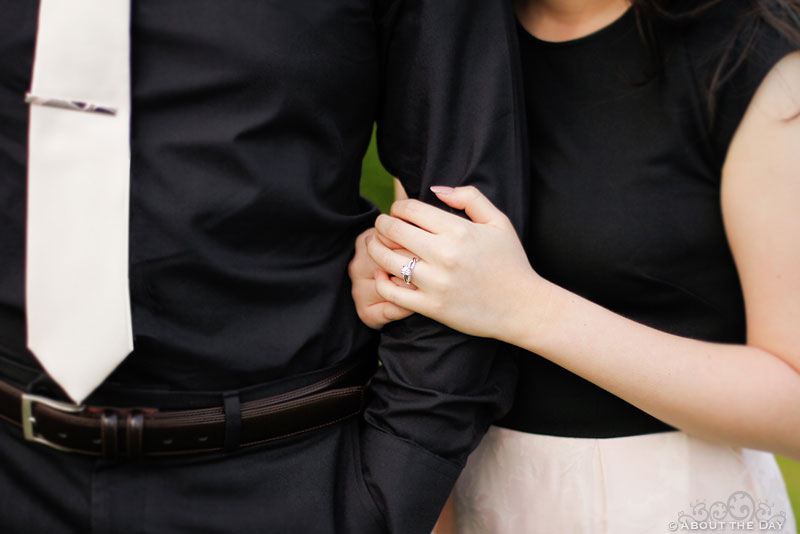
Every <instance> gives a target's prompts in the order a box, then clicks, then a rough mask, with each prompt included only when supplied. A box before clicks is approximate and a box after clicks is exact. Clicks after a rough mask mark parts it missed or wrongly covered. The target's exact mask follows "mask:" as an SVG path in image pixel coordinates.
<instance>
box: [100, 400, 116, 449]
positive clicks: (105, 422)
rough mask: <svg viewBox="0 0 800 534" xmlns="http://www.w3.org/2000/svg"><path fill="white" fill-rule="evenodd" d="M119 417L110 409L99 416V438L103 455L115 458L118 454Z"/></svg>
mask: <svg viewBox="0 0 800 534" xmlns="http://www.w3.org/2000/svg"><path fill="white" fill-rule="evenodd" d="M118 421H119V417H117V414H116V413H115V412H113V411H111V410H106V411H104V412H103V415H102V416H101V417H100V439H101V441H102V443H103V457H105V458H116V457H117V455H119V444H118V439H117V436H118V435H117V422H118Z"/></svg>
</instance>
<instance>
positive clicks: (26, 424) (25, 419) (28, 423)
mask: <svg viewBox="0 0 800 534" xmlns="http://www.w3.org/2000/svg"><path fill="white" fill-rule="evenodd" d="M36 404H43V405H45V406H48V407H50V408H52V409H54V410H57V411H59V412H63V413H80V412H82V411H83V410H84V409H85V408H86V406H84V405H80V406H78V405H76V404H70V403H68V402H60V401H54V400H52V399H48V398H47V397H42V396H40V395H32V394H30V393H23V394H22V431H23V433H24V435H25V439H26V440H28V441H33V442H35V443H41V444H42V445H46V446H48V447H50V448H51V449H55V450H57V451H62V452H78V451H76V450H75V449H71V448H69V447H64V446H63V445H59V444H58V443H53V442H52V441H50V440H48V439H47V438H45V437H44V436H42V435H40V434H38V433H37V432H36V417H35V416H34V415H33V407H34V405H36Z"/></svg>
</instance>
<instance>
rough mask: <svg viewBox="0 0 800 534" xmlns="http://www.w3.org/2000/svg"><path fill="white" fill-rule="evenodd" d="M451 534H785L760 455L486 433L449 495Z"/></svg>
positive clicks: (651, 437) (665, 438)
mask: <svg viewBox="0 0 800 534" xmlns="http://www.w3.org/2000/svg"><path fill="white" fill-rule="evenodd" d="M454 501H455V515H456V524H457V525H458V532H459V533H460V534H505V533H508V534H529V533H544V534H550V533H553V534H595V533H610V534H629V533H630V534H634V533H635V534H646V533H662V532H664V533H666V532H696V533H703V534H705V533H709V532H711V533H743V532H781V533H784V534H785V533H791V534H795V533H796V532H797V531H796V526H795V520H794V516H793V514H792V509H791V506H790V503H789V498H788V496H787V494H786V486H785V484H784V482H783V478H782V476H781V473H780V471H779V469H778V466H777V464H776V463H775V458H774V457H773V456H772V455H771V454H769V453H766V452H761V451H754V450H750V449H740V448H735V447H727V446H723V445H717V444H711V443H708V442H706V441H702V440H699V439H696V438H692V437H690V436H687V435H686V434H684V433H682V432H662V433H657V434H646V435H643V436H631V437H624V438H608V439H586V438H562V437H554V436H544V435H539V434H528V433H524V432H517V431H514V430H508V429H505V428H499V427H492V428H490V430H489V432H488V433H487V435H486V437H485V438H484V439H483V441H482V442H481V444H480V446H479V447H478V448H477V449H476V450H475V452H473V453H472V455H471V456H470V458H469V461H468V462H467V466H466V468H465V470H464V472H463V473H462V475H461V477H460V478H459V480H458V483H457V484H456V488H455V491H454Z"/></svg>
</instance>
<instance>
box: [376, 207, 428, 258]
mask: <svg viewBox="0 0 800 534" xmlns="http://www.w3.org/2000/svg"><path fill="white" fill-rule="evenodd" d="M434 209H435V208H434ZM375 228H376V229H377V230H378V232H380V236H381V239H386V238H388V239H390V240H391V241H394V242H395V243H397V244H398V245H400V246H401V247H403V248H405V249H406V250H410V251H413V253H414V254H415V255H417V256H418V257H423V258H425V257H431V255H432V254H433V253H434V248H435V246H436V236H435V235H433V234H432V233H430V232H427V231H425V230H422V229H421V228H417V227H416V226H414V225H412V224H409V223H407V222H405V221H403V220H401V219H397V218H395V217H391V216H389V215H379V216H378V218H377V219H376V220H375ZM373 241H374V240H373ZM373 259H375V258H373ZM389 272H391V273H392V274H396V273H395V272H394V271H393V270H391V271H389Z"/></svg>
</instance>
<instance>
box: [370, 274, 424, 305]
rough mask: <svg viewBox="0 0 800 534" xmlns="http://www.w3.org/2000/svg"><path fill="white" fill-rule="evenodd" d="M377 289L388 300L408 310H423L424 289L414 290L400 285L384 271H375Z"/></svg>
mask: <svg viewBox="0 0 800 534" xmlns="http://www.w3.org/2000/svg"><path fill="white" fill-rule="evenodd" d="M375 289H376V290H377V292H378V295H380V296H381V297H382V298H383V299H385V300H386V301H387V302H390V303H392V304H395V305H396V306H400V307H401V308H403V309H406V310H413V311H416V312H421V311H423V307H422V304H423V301H424V298H425V297H424V295H423V293H422V291H414V290H412V289H409V288H408V287H403V284H400V285H398V284H397V283H395V282H394V281H392V279H390V278H389V275H388V274H386V273H385V272H383V271H375Z"/></svg>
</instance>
